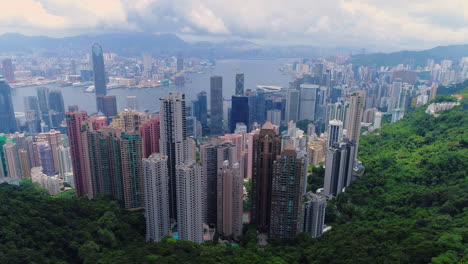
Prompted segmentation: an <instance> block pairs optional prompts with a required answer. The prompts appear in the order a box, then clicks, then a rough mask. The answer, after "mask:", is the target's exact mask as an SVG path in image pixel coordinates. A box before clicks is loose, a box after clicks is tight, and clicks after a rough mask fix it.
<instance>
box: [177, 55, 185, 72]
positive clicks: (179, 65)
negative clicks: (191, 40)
mask: <svg viewBox="0 0 468 264" xmlns="http://www.w3.org/2000/svg"><path fill="white" fill-rule="evenodd" d="M183 70H184V58H182V57H177V72H181V71H183Z"/></svg>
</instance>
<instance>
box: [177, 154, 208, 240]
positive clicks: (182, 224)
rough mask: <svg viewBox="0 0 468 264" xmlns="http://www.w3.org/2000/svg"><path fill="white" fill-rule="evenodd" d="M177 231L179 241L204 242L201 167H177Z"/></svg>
mask: <svg viewBox="0 0 468 264" xmlns="http://www.w3.org/2000/svg"><path fill="white" fill-rule="evenodd" d="M176 186H177V192H176V193H177V230H178V235H179V239H182V240H189V241H193V242H197V243H202V242H203V221H202V216H203V215H202V214H203V208H202V188H201V167H200V166H198V165H197V164H196V163H195V162H191V163H187V164H184V165H178V166H177V184H176Z"/></svg>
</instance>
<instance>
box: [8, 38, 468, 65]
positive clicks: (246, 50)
mask: <svg viewBox="0 0 468 264" xmlns="http://www.w3.org/2000/svg"><path fill="white" fill-rule="evenodd" d="M96 41H97V42H99V43H101V45H102V47H103V49H104V51H105V52H115V53H118V54H119V55H122V56H141V55H142V54H152V55H170V56H174V55H176V56H177V55H182V56H185V57H188V56H195V57H200V58H210V59H211V58H213V59H220V58H257V59H258V58H261V59H265V58H311V57H319V56H322V57H323V56H329V55H345V56H346V55H350V54H356V53H358V52H359V51H360V50H361V49H360V48H353V47H318V46H308V45H295V46H266V45H259V44H256V43H254V42H250V41H245V40H234V41H223V42H209V41H200V42H187V41H184V40H183V39H181V38H179V37H178V36H177V35H174V34H159V35H156V34H148V33H108V34H99V35H79V36H73V37H63V38H52V37H47V36H25V35H21V34H16V33H6V34H3V35H0V52H1V53H3V54H5V53H6V54H8V53H18V52H24V53H34V54H40V55H43V56H70V55H72V56H73V55H83V54H85V53H88V52H89V51H90V48H91V45H92V43H93V42H96ZM462 56H468V45H457V46H442V47H436V48H433V49H429V50H423V51H399V52H393V53H373V54H368V55H363V54H361V55H355V56H353V57H352V60H351V62H352V63H355V64H359V65H371V66H372V65H374V66H395V65H398V64H401V63H404V64H413V65H425V64H426V61H427V59H429V58H432V59H435V60H441V59H453V58H459V57H462Z"/></svg>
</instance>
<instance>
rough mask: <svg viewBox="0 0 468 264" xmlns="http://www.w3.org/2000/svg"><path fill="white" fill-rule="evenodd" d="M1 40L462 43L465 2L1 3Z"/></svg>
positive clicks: (467, 21)
mask: <svg viewBox="0 0 468 264" xmlns="http://www.w3.org/2000/svg"><path fill="white" fill-rule="evenodd" d="M0 2H4V3H2V7H3V10H4V11H3V12H2V13H0V33H1V32H19V33H26V34H47V35H54V36H60V35H74V34H79V33H97V32H108V31H114V32H115V31H144V32H151V33H157V32H164V33H167V32H171V33H176V34H182V35H187V34H190V35H191V36H195V37H197V38H198V39H200V38H203V37H209V38H213V37H221V38H223V37H229V38H237V39H238V38H247V39H254V40H255V41H259V42H262V43H269V44H277V43H281V44H287V43H292V44H304V45H307V44H312V45H324V46H326V45H334V46H346V45H352V46H362V47H373V48H374V49H385V48H409V49H423V48H428V47H432V46H436V45H447V44H461V43H468V1H466V0H426V1H419V0H415V1H407V0H393V1H388V0H328V1H320V0H289V1H284V0H81V1H76V0H0Z"/></svg>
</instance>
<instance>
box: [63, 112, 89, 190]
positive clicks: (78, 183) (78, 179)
mask: <svg viewBox="0 0 468 264" xmlns="http://www.w3.org/2000/svg"><path fill="white" fill-rule="evenodd" d="M66 116H67V131H68V138H69V141H70V151H71V157H72V165H73V174H74V175H73V176H74V177H73V179H74V181H75V190H76V194H77V195H78V196H83V195H86V194H87V192H88V189H89V188H88V184H87V181H86V172H85V164H84V161H83V155H84V151H83V146H82V143H81V125H82V124H83V122H84V121H86V119H88V116H87V114H86V111H81V112H73V113H71V112H67V113H66Z"/></svg>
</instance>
